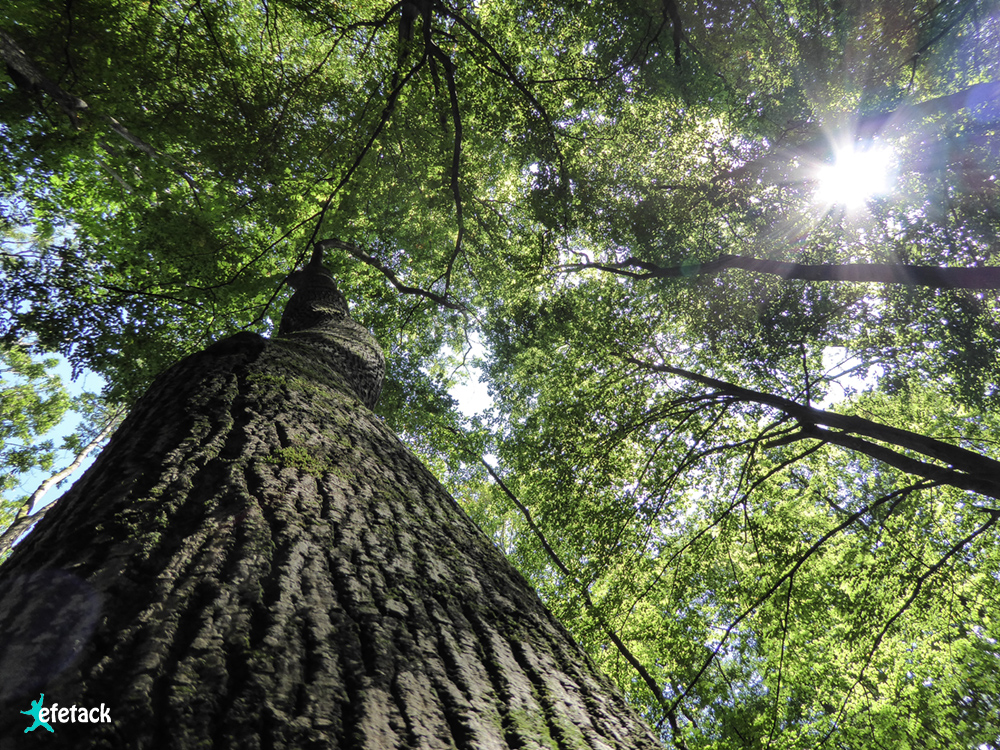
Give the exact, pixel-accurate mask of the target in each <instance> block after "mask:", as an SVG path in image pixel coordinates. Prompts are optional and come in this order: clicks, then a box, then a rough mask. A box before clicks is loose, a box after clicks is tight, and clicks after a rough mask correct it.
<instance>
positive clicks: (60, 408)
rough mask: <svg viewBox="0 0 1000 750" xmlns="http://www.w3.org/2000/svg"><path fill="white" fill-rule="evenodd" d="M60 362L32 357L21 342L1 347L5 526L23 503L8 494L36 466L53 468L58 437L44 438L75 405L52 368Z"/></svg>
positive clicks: (0, 491)
mask: <svg viewBox="0 0 1000 750" xmlns="http://www.w3.org/2000/svg"><path fill="white" fill-rule="evenodd" d="M56 364H57V360H56V359H54V358H46V359H39V358H37V357H33V356H32V355H31V353H30V352H29V351H28V350H27V349H25V348H24V347H21V346H9V347H3V348H0V467H2V471H3V475H2V477H0V500H2V501H3V504H4V505H3V508H4V511H3V512H4V514H5V515H3V516H0V526H2V527H4V528H6V526H7V523H9V522H10V520H11V519H12V516H11V515H10V514H11V513H13V511H15V510H16V508H17V507H18V506H19V504H20V502H18V503H14V502H12V501H10V500H7V499H6V498H4V497H3V495H4V494H6V493H7V492H8V491H9V490H11V489H13V488H15V487H17V486H18V484H19V481H18V480H19V477H20V476H22V475H23V474H26V473H27V472H29V471H31V470H32V469H34V468H38V469H41V470H43V471H49V470H50V469H51V468H52V463H53V461H54V460H55V457H56V447H55V443H54V441H52V440H49V439H45V440H43V439H41V438H42V437H43V436H45V435H46V433H48V432H49V430H51V429H52V428H53V427H55V426H56V425H57V424H59V422H60V420H62V418H63V415H64V414H65V413H66V412H67V411H68V410H69V408H70V406H71V404H72V399H71V398H70V395H69V393H67V391H66V389H65V387H64V386H63V384H62V381H61V380H60V378H59V376H58V375H55V374H53V373H51V372H50V370H51V369H52V368H54V367H55V366H56ZM8 516H9V517H8Z"/></svg>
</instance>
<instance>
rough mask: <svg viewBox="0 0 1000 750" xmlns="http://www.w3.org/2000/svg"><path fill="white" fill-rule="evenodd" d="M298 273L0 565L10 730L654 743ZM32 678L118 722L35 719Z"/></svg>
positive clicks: (148, 400)
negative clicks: (263, 331) (452, 485)
mask: <svg viewBox="0 0 1000 750" xmlns="http://www.w3.org/2000/svg"><path fill="white" fill-rule="evenodd" d="M310 272H311V274H312V275H311V276H310V275H308V274H309V273H310ZM298 273H299V274H306V277H305V279H306V280H305V282H303V281H302V278H299V279H298V282H299V283H297V284H296V286H297V288H298V291H297V292H296V294H295V295H294V296H293V298H292V301H291V302H290V303H289V306H288V308H287V309H286V313H285V318H283V321H282V328H281V332H282V335H281V336H279V337H278V338H276V339H273V340H267V339H264V338H261V337H259V336H256V335H255V334H246V333H244V334H238V335H236V336H233V337H231V338H229V339H226V340H225V341H221V342H219V343H217V344H215V345H213V346H211V347H209V348H208V349H207V350H206V351H204V352H201V353H199V354H195V355H193V356H190V357H188V358H186V359H184V360H183V361H181V362H179V363H178V364H176V365H174V366H173V367H172V368H170V369H169V370H168V371H166V372H165V373H164V374H163V375H161V376H160V377H159V378H158V379H157V380H156V382H155V383H154V384H153V386H152V387H151V388H150V390H149V392H148V393H147V394H146V396H145V397H144V398H143V399H142V400H141V401H140V402H139V404H138V405H137V407H136V409H135V410H134V411H133V413H132V414H131V415H130V416H129V418H128V419H127V420H126V422H125V423H124V424H123V425H122V427H121V428H120V429H119V430H118V432H117V433H116V434H115V436H114V437H113V438H112V440H111V442H110V443H109V445H108V447H107V448H106V449H105V451H104V452H103V453H102V455H101V456H100V457H99V458H98V460H97V461H96V462H95V464H94V465H93V466H92V467H91V469H90V470H89V471H88V472H87V474H86V475H85V476H84V477H83V478H82V479H81V480H80V481H79V482H77V484H76V485H75V486H74V487H73V488H72V489H71V490H70V491H69V492H68V493H67V495H66V496H65V497H64V498H63V499H62V501H61V502H60V503H59V506H58V507H57V508H56V509H55V510H54V511H53V512H52V513H50V514H49V515H48V516H47V517H46V518H45V519H44V520H43V521H42V522H41V523H40V524H39V526H38V527H37V528H36V529H35V531H34V532H33V534H32V535H31V536H30V537H29V538H28V539H27V540H25V542H24V543H22V544H21V545H19V546H18V547H17V548H16V549H15V550H14V553H13V555H12V556H11V558H10V559H9V560H8V562H7V563H6V564H4V565H3V566H2V568H0V699H2V700H0V747H2V748H5V749H6V748H8V747H18V748H19V747H30V746H34V745H35V744H37V745H38V746H39V747H42V746H43V745H44V747H46V748H55V747H58V748H62V747H73V748H195V747H212V748H229V747H233V748H236V747H239V748H296V749H298V748H352V749H354V748H357V749H359V750H360V749H362V748H371V749H372V750H387V749H388V748H476V749H477V750H478V749H480V748H508V747H510V748H538V747H544V748H548V747H552V748H577V747H581V748H584V747H585V748H652V747H656V746H657V742H656V741H655V739H654V738H653V736H652V734H651V733H650V731H649V730H648V729H647V728H645V727H644V726H643V724H642V723H641V722H640V721H639V719H638V718H637V717H636V716H635V715H634V714H633V713H632V711H631V710H630V709H629V708H628V707H627V706H626V705H625V703H624V701H623V699H622V698H621V697H620V695H619V694H618V693H616V692H615V690H614V688H613V687H612V686H611V685H610V684H609V682H608V681H607V679H606V678H605V677H603V676H601V675H600V674H598V672H597V671H596V670H595V668H594V667H593V665H592V664H591V662H590V661H589V660H588V659H587V657H586V656H585V655H584V653H583V652H582V651H581V650H580V649H579V648H578V647H577V645H576V644H575V643H574V641H573V640H572V638H571V637H570V635H569V634H568V633H567V632H566V631H565V630H564V629H563V628H562V626H561V625H560V624H559V623H558V622H556V621H555V620H554V619H553V617H552V616H551V615H550V614H549V613H548V612H547V611H546V610H545V608H544V606H543V605H542V604H541V602H540V601H539V599H538V598H537V596H536V594H535V593H534V592H533V591H532V590H531V588H530V587H529V586H528V584H527V583H526V582H525V580H524V579H523V578H522V577H521V576H520V575H519V574H518V573H517V572H516V571H515V570H514V569H513V568H512V567H511V565H510V564H509V563H508V562H507V561H506V559H505V558H504V557H503V556H502V555H501V554H500V552H499V551H498V550H497V549H496V548H495V547H494V546H493V545H492V544H491V543H490V541H489V540H488V539H487V538H486V537H485V535H483V534H482V532H481V531H479V530H478V529H477V528H476V527H475V525H474V524H473V523H472V522H471V521H470V520H469V519H468V517H467V516H465V514H464V513H463V512H462V511H461V510H460V509H459V508H458V506H457V505H456V504H455V502H454V500H453V499H452V498H451V497H450V496H449V495H448V494H447V493H446V492H445V491H444V489H443V488H442V487H441V485H440V484H439V483H438V482H437V480H435V479H434V477H433V476H432V475H431V474H430V472H428V471H427V469H426V468H424V466H423V465H421V463H420V462H419V461H418V460H417V459H416V458H415V457H414V456H413V455H411V454H410V453H409V451H408V450H407V449H406V448H405V447H404V446H403V445H402V444H401V443H400V441H399V439H398V438H397V437H396V436H395V435H394V434H392V432H391V431H390V430H388V429H387V428H386V427H385V425H384V424H383V423H382V422H381V421H380V420H379V419H378V417H376V416H375V415H374V414H373V413H372V412H371V410H370V408H369V406H370V405H371V404H373V403H374V399H375V398H377V394H378V390H379V388H380V384H381V370H380V369H379V368H380V367H381V353H380V351H379V350H378V349H377V344H375V343H374V341H373V340H372V339H371V337H370V336H369V335H368V333H367V332H366V331H364V329H363V328H361V327H360V326H358V325H357V324H356V323H354V322H353V321H351V320H350V318H349V316H347V315H346V305H345V304H343V298H342V297H340V296H339V292H336V289H335V287H333V282H332V279H330V278H329V277H328V276H325V275H324V274H323V273H322V272H317V270H316V269H315V268H313V269H311V271H310V269H309V268H308V267H307V269H306V271H302V272H298ZM331 289H332V291H331ZM366 403H367V404H368V405H366ZM39 694H44V702H43V706H44V707H45V708H50V707H53V706H54V705H56V704H57V705H58V706H59V707H70V706H73V705H75V706H78V707H82V708H96V707H100V706H101V705H102V704H104V706H105V707H106V710H107V713H108V714H110V718H111V722H110V723H79V722H77V723H61V722H53V721H52V720H51V719H50V723H51V726H52V728H53V730H54V731H53V732H52V733H50V732H48V731H47V730H46V729H45V728H43V727H39V728H37V729H35V730H34V731H33V732H32V734H30V735H26V734H25V731H26V728H27V727H28V726H29V725H31V723H32V721H33V719H32V717H30V716H26V715H23V714H21V713H20V712H21V711H27V710H28V709H29V708H31V702H32V701H35V700H38V699H39ZM94 715H95V716H97V714H96V712H95V714H94ZM37 735H44V736H43V737H38V736H37Z"/></svg>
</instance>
